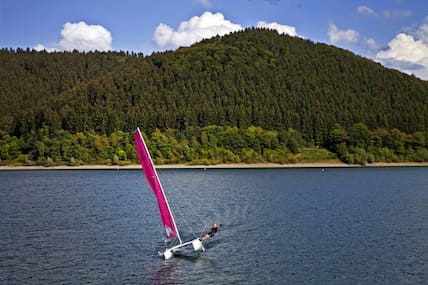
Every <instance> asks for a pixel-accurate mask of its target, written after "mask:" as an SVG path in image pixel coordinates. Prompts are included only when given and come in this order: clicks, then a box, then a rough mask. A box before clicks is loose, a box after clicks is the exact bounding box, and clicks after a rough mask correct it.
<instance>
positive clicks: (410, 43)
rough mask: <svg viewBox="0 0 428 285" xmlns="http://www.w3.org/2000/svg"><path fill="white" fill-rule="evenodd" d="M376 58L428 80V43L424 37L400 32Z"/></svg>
mask: <svg viewBox="0 0 428 285" xmlns="http://www.w3.org/2000/svg"><path fill="white" fill-rule="evenodd" d="M376 58H377V59H379V60H380V61H381V62H382V63H384V64H385V65H387V66H390V67H393V68H397V69H399V70H401V71H403V72H406V73H413V74H415V75H417V76H419V77H420V78H422V79H425V80H428V43H427V42H426V41H423V40H422V39H416V38H415V37H413V36H412V35H408V34H404V33H400V34H398V35H396V36H395V38H394V39H392V40H391V41H390V42H389V44H388V48H387V49H385V50H382V51H380V52H378V53H377V55H376Z"/></svg>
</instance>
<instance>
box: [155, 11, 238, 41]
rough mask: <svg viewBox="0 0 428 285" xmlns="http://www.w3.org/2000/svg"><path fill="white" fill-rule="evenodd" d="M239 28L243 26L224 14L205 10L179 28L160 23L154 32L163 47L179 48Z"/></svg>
mask: <svg viewBox="0 0 428 285" xmlns="http://www.w3.org/2000/svg"><path fill="white" fill-rule="evenodd" d="M238 30H242V27H241V26H240V25H239V24H234V23H232V22H231V21H229V20H226V19H225V18H224V16H223V14H221V13H215V14H213V13H211V12H205V13H203V14H202V15H201V16H195V17H192V18H191V19H190V20H188V21H184V22H182V23H181V24H180V25H179V27H178V28H177V30H174V29H173V28H171V27H170V26H168V25H166V24H163V23H162V24H159V25H158V26H157V28H156V30H155V32H154V35H153V40H154V42H155V43H156V44H157V45H158V46H159V47H162V48H178V47H180V46H190V45H191V44H193V43H195V42H198V41H200V40H202V39H206V38H211V37H213V36H216V35H220V36H222V35H225V34H228V33H231V32H234V31H238Z"/></svg>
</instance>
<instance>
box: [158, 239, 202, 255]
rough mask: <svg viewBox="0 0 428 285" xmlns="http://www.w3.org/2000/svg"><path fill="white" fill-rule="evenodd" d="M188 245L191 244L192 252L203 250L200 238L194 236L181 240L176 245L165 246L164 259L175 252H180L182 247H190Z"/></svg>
mask: <svg viewBox="0 0 428 285" xmlns="http://www.w3.org/2000/svg"><path fill="white" fill-rule="evenodd" d="M190 245H192V249H193V251H194V252H200V251H205V248H204V246H203V244H202V242H201V240H200V239H198V238H196V239H193V240H190V241H187V242H183V243H181V244H178V245H176V246H173V247H171V248H167V249H166V250H165V251H164V252H163V253H162V255H163V257H164V258H165V259H170V258H171V257H173V256H174V254H176V253H180V251H181V250H182V249H184V248H187V247H190Z"/></svg>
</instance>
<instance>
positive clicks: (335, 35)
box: [328, 23, 360, 44]
mask: <svg viewBox="0 0 428 285" xmlns="http://www.w3.org/2000/svg"><path fill="white" fill-rule="evenodd" d="M328 36H329V38H330V42H331V43H333V44H336V43H339V42H344V43H348V44H355V43H357V42H358V39H359V37H360V34H359V33H358V32H357V31H355V30H352V29H348V30H340V29H338V28H337V26H336V25H334V24H332V23H330V25H329V28H328Z"/></svg>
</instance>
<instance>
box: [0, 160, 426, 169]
mask: <svg viewBox="0 0 428 285" xmlns="http://www.w3.org/2000/svg"><path fill="white" fill-rule="evenodd" d="M416 166H425V167H428V163H427V162H424V163H420V162H400V163H387V162H377V163H372V164H367V165H364V166H360V165H349V164H345V163H342V162H337V161H333V162H308V163H294V164H275V163H254V164H245V163H231V164H216V165H186V164H164V165H158V166H156V168H157V169H187V168H188V169H234V168H236V169H237V168H243V169H245V168H329V167H342V168H346V167H416ZM55 169H57V170H97V169H111V170H121V169H123V170H126V169H141V166H140V165H138V164H133V165H125V166H118V165H79V166H67V165H62V166H49V167H45V166H0V170H55Z"/></svg>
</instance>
